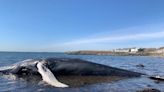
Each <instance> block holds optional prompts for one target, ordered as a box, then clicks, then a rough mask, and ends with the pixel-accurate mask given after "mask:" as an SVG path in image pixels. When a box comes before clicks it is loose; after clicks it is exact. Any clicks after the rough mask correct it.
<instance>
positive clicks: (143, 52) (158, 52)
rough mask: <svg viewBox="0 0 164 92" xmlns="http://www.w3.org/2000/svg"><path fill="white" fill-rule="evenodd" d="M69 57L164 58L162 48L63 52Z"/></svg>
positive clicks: (163, 49) (163, 48)
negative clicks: (69, 55)
mask: <svg viewBox="0 0 164 92" xmlns="http://www.w3.org/2000/svg"><path fill="white" fill-rule="evenodd" d="M65 53H66V54H71V55H112V56H159V57H164V47H161V48H157V49H156V48H139V49H138V50H137V51H135V52H134V51H133V52H132V51H130V49H129V50H128V51H125V50H124V52H123V51H114V50H111V51H110V50H109V51H92V50H81V51H69V52H65Z"/></svg>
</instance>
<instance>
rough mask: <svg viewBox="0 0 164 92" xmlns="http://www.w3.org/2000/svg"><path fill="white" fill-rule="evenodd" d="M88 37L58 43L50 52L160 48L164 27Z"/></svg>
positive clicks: (139, 27) (107, 32) (119, 31)
mask: <svg viewBox="0 0 164 92" xmlns="http://www.w3.org/2000/svg"><path fill="white" fill-rule="evenodd" d="M95 33H96V34H93V35H90V36H88V37H82V38H81V39H76V40H72V41H67V42H61V43H56V44H53V45H51V46H48V48H47V49H49V50H52V49H54V50H56V51H70V50H105V49H106V50H109V49H113V48H123V47H134V46H135V47H154V46H155V47H158V46H163V45H164V44H163V42H162V39H164V26H163V24H161V25H158V24H157V25H144V26H138V27H137V26H136V27H130V28H126V29H118V30H112V31H105V32H104V33H103V32H102V33H99V32H95Z"/></svg>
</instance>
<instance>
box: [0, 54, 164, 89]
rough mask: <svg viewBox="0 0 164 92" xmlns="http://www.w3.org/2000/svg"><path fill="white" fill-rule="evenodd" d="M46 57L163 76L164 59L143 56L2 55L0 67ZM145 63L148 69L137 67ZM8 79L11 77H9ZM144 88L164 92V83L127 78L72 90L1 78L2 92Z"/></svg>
mask: <svg viewBox="0 0 164 92" xmlns="http://www.w3.org/2000/svg"><path fill="white" fill-rule="evenodd" d="M47 57H57V58H59V57H60V58H62V57H64V58H65V57H67V58H81V59H84V60H89V61H91V62H95V63H99V64H104V65H108V66H113V67H118V68H122V69H127V70H131V71H136V72H141V73H144V74H147V75H161V76H164V58H158V57H143V56H96V55H66V54H63V53H29V52H28V53H26V52H0V66H6V65H10V64H13V63H16V62H19V61H22V60H25V59H38V58H47ZM138 64H143V65H144V66H145V67H144V68H140V67H136V65H138ZM8 77H9V78H8ZM143 88H156V89H159V90H161V91H164V82H160V83H157V82H156V81H154V80H151V79H149V78H147V77H140V78H132V79H124V80H120V81H116V82H111V83H100V84H99V83H97V84H93V85H84V86H80V87H71V88H55V87H51V86H48V85H43V84H42V83H37V84H35V83H32V82H30V81H27V80H23V79H16V80H14V76H13V77H12V76H0V91H2V92H6V91H7V92H15V91H16V92H36V91H40V92H42V91H43V92H44V91H46V92H136V90H140V89H143Z"/></svg>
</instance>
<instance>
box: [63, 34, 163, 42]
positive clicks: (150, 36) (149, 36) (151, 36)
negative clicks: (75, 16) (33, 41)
mask: <svg viewBox="0 0 164 92" xmlns="http://www.w3.org/2000/svg"><path fill="white" fill-rule="evenodd" d="M156 38H164V31H161V32H152V33H142V34H130V35H129V34H127V35H122V36H109V37H99V38H89V39H80V40H74V41H70V42H66V43H63V45H76V44H90V43H106V42H109V43H110V42H119V41H129V40H145V39H156Z"/></svg>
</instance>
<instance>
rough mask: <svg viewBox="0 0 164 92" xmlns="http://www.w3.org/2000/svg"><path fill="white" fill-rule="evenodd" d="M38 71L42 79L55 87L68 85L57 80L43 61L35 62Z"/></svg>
mask: <svg viewBox="0 0 164 92" xmlns="http://www.w3.org/2000/svg"><path fill="white" fill-rule="evenodd" d="M37 68H38V72H39V73H40V74H41V76H42V79H43V81H45V82H46V83H48V84H50V85H52V86H55V87H68V85H66V84H63V83H61V82H59V81H58V80H57V79H56V77H55V76H54V75H53V73H52V72H51V71H50V70H49V69H48V68H47V67H45V66H44V64H43V62H38V63H37Z"/></svg>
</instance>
